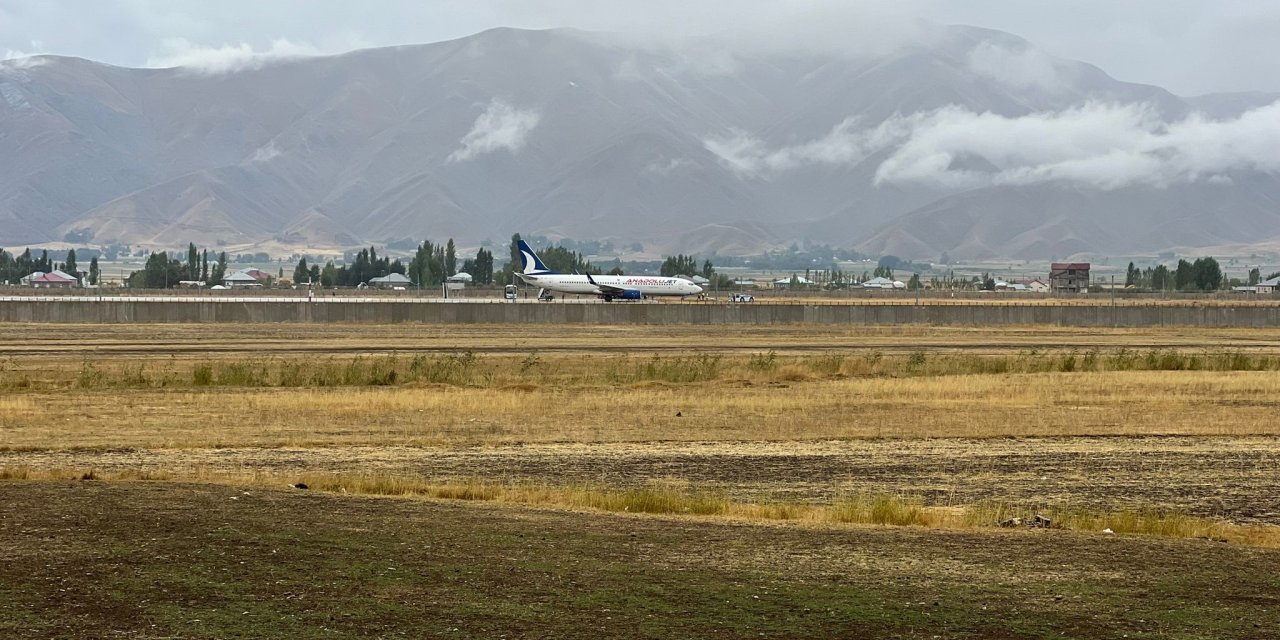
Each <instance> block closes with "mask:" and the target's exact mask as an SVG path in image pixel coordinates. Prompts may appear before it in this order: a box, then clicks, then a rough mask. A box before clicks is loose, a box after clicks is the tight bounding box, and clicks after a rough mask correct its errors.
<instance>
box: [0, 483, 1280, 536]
mask: <svg viewBox="0 0 1280 640" xmlns="http://www.w3.org/2000/svg"><path fill="white" fill-rule="evenodd" d="M49 479H73V480H74V479H79V480H111V481H171V480H174V479H179V478H175V477H174V476H173V475H172V474H169V473H165V472H156V471H127V472H114V473H101V472H96V471H93V470H71V469H44V470H34V469H31V468H30V467H0V480H49ZM180 479H181V480H186V481H192V480H195V481H201V482H212V483H218V484H225V485H232V486H237V487H242V488H243V487H266V488H278V487H284V486H286V485H290V486H291V485H292V484H293V483H295V482H301V483H302V484H303V485H305V486H306V487H307V488H308V489H310V490H319V491H328V492H340V493H346V494H358V495H372V496H393V497H401V498H426V499H436V500H474V501H485V502H500V503H507V504H519V505H531V506H547V507H555V508H569V509H590V510H596V511H607V512H628V513H645V514H674V515H682V516H696V517H715V518H727V519H736V520H748V521H790V522H795V523H800V524H806V525H814V526H832V525H836V526H838V525H884V526H914V527H925V528H931V529H977V528H989V527H995V526H998V525H999V523H1001V522H1002V521H1004V520H1006V519H1008V518H1010V517H1013V516H1016V515H1019V514H1023V515H1029V512H1028V510H1027V508H1026V507H1021V506H1018V505H1010V504H1003V503H996V504H992V503H981V504H975V505H967V506H962V507H928V506H924V505H923V504H922V503H921V501H920V500H918V499H914V498H912V497H910V496H901V495H891V494H858V495H847V496H842V497H840V498H838V499H836V500H835V501H834V502H833V503H831V504H828V505H816V504H809V503H790V502H770V503H742V502H734V501H733V500H730V499H729V498H727V497H725V496H723V495H720V494H714V493H703V492H698V491H694V490H691V488H690V486H689V484H688V483H687V482H678V481H655V482H651V483H650V484H649V485H648V486H645V487H638V488H629V489H618V488H609V487H597V486H591V485H586V484H572V485H553V484H545V483H521V482H506V483H504V482H495V481H491V480H484V479H479V480H470V481H453V482H432V481H429V480H425V479H422V478H418V477H404V476H395V475H386V474H379V475H368V474H332V473H312V474H304V475H303V476H301V479H300V480H299V479H298V478H297V477H296V476H290V477H289V478H288V479H286V478H285V477H284V476H282V475H279V474H273V473H263V472H255V473H250V474H245V473H234V472H226V471H211V470H203V471H200V472H195V473H187V474H184V475H183V476H182V477H181V478H180ZM1045 513H1047V514H1049V516H1050V520H1051V522H1052V523H1053V524H1052V526H1053V528H1058V529H1071V530H1077V531H1092V532H1103V531H1104V530H1108V529H1109V530H1110V531H1111V533H1114V534H1121V535H1123V534H1135V535H1147V536H1160V537H1169V538H1207V539H1213V540H1219V541H1221V542H1229V543H1234V544H1245V545H1250V546H1259V547H1271V548H1280V527H1275V526H1258V525H1238V524H1233V523H1229V522H1223V521H1218V520H1212V519H1208V518H1195V517H1191V516H1187V515H1183V514H1179V513H1176V512H1160V511H1156V510H1141V511H1133V510H1126V511H1117V512H1107V511H1096V510H1086V509H1081V508H1075V507H1070V506H1068V507H1065V508H1060V509H1056V510H1047V511H1045Z"/></svg>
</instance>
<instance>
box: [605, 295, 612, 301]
mask: <svg viewBox="0 0 1280 640" xmlns="http://www.w3.org/2000/svg"><path fill="white" fill-rule="evenodd" d="M604 301H605V302H613V296H611V295H607V294H606V295H605V297H604Z"/></svg>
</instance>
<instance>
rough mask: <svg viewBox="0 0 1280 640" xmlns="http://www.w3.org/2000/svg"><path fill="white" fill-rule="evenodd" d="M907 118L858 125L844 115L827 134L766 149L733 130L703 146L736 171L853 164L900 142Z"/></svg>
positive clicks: (763, 171)
mask: <svg viewBox="0 0 1280 640" xmlns="http://www.w3.org/2000/svg"><path fill="white" fill-rule="evenodd" d="M910 124H911V119H904V118H900V117H894V118H890V119H888V120H886V121H884V122H882V123H881V124H879V125H878V126H875V127H871V128H860V125H861V120H860V119H859V118H846V119H845V120H844V121H843V122H841V123H840V124H837V125H836V126H835V127H833V128H832V129H831V132H830V133H828V134H827V135H825V136H823V137H822V138H819V139H817V140H813V141H811V142H806V143H804V144H799V145H794V146H789V147H781V148H778V149H773V150H770V149H769V148H768V146H767V145H766V144H765V143H764V142H763V141H762V140H760V139H759V138H756V137H754V136H751V135H748V134H747V133H746V132H743V131H739V130H735V131H733V132H732V133H731V134H730V135H729V136H727V137H722V138H708V139H705V140H703V145H704V146H705V147H706V149H707V150H708V151H710V152H711V153H714V154H715V155H716V156H717V157H719V158H720V160H721V162H723V163H724V164H725V165H727V166H728V167H729V168H731V169H733V170H734V171H735V172H736V173H738V174H740V175H746V176H761V175H766V174H769V173H776V172H782V171H790V170H792V169H795V168H798V167H801V166H804V165H814V164H823V165H854V164H858V163H859V162H862V161H863V160H864V159H866V157H867V156H869V155H871V154H873V153H875V152H876V151H879V150H881V149H884V148H887V147H889V146H891V145H893V144H895V143H897V142H899V141H901V140H902V139H903V138H904V137H905V136H906V135H907V134H908V133H909V126H910Z"/></svg>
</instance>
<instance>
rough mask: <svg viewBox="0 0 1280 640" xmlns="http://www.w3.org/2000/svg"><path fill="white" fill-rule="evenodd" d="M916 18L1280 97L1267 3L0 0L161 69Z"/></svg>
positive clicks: (1275, 24) (6, 31) (1130, 75)
mask: <svg viewBox="0 0 1280 640" xmlns="http://www.w3.org/2000/svg"><path fill="white" fill-rule="evenodd" d="M885 5H892V7H893V8H892V9H889V8H886V6H885ZM915 17H919V18H923V19H926V20H929V21H933V22H938V23H943V24H969V25H975V26H982V27H989V28H993V29H1000V30H1004V31H1008V32H1011V33H1014V34H1017V35H1019V36H1022V37H1024V38H1027V39H1028V40H1030V41H1032V42H1033V43H1035V44H1037V45H1039V46H1040V47H1042V48H1043V49H1045V50H1047V51H1048V52H1049V53H1051V54H1054V55H1058V56H1062V57H1066V58H1072V59H1078V60H1084V61H1086V62H1091V63H1093V64H1096V65H1098V66H1100V67H1102V68H1103V69H1104V70H1106V71H1107V72H1108V73H1110V74H1111V75H1113V76H1115V77H1117V78H1119V79H1121V80H1127V81H1133V82H1145V83H1151V84H1156V85H1160V86H1162V87H1165V88H1167V89H1169V90H1171V91H1173V92H1174V93H1178V94H1181V95H1195V94H1200V93H1208V92H1218V91H1247V90H1265V91H1280V55H1278V54H1280V47H1278V46H1277V43H1278V42H1280V2H1276V1H1275V0H1218V1H1217V2H1207V1H1204V0H1072V1H1071V2H1063V1H1062V0H896V1H895V2H892V3H890V2H887V1H878V2H871V1H869V0H845V1H843V2H834V1H828V0H732V1H727V0H724V1H715V2H713V1H709V0H365V2H356V1H353V0H216V1H215V0H0V58H12V57H18V56H22V55H28V54H35V53H55V54H63V55H72V56H80V57H84V58H89V59H93V60H99V61H102V62H108V63H111V64H116V65H122V66H133V67H140V66H166V65H171V64H181V63H182V62H183V61H185V60H188V59H191V57H192V56H199V55H204V54H205V53H207V52H208V51H210V50H215V51H216V50H221V51H224V52H225V51H227V50H237V51H245V52H248V51H253V52H270V51H273V50H274V51H276V52H277V53H293V54H299V53H300V54H310V53H338V52H342V51H347V50H351V49H356V48H364V47H371V46H383V45H393V44H413V43H424V42H436V41H440V40H448V39H452V38H458V37H462V36H466V35H470V34H472V33H476V32H478V31H482V30H484V29H488V28H491V27H498V26H510V27H522V28H548V27H559V26H567V27H577V28H581V29H588V30H604V31H622V32H641V33H659V34H681V35H699V34H707V33H719V32H725V31H734V30H738V29H747V30H755V31H757V32H759V30H761V29H764V30H765V33H768V34H770V35H775V34H776V35H777V37H778V38H779V39H781V40H786V39H788V38H799V39H803V38H804V37H806V36H804V35H800V36H797V32H803V27H798V26H797V25H802V24H806V23H809V24H819V25H822V27H823V28H824V29H825V30H826V35H827V37H829V38H832V37H833V38H837V39H838V38H839V37H841V33H842V28H843V27H844V26H845V25H848V27H849V31H848V34H850V36H849V38H850V39H854V38H858V37H862V36H866V35H867V34H868V33H893V32H894V29H893V28H892V27H893V25H895V24H898V23H905V22H907V21H908V20H909V19H911V18H915ZM859 23H861V24H863V25H866V24H873V25H877V28H876V29H874V30H871V31H868V30H867V29H865V28H863V29H858V28H857V26H858V24H859ZM882 27H883V28H882ZM857 34H862V36H858V35H857Z"/></svg>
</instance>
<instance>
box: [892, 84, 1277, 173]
mask: <svg viewBox="0 0 1280 640" xmlns="http://www.w3.org/2000/svg"><path fill="white" fill-rule="evenodd" d="M1278 146H1280V102H1278V103H1275V104H1272V105H1270V106H1267V107H1263V108H1260V109H1255V110H1253V111H1250V112H1248V113H1245V114H1243V115H1241V116H1240V117H1239V118H1236V119H1234V120H1224V121H1214V120H1208V119H1206V118H1204V117H1203V116H1200V115H1193V116H1191V117H1188V118H1186V119H1184V120H1181V121H1177V122H1165V121H1163V120H1161V119H1160V118H1159V117H1157V115H1156V110H1155V109H1154V108H1151V107H1146V106H1140V105H1107V104H1097V103H1094V104H1086V105H1084V106H1081V107H1079V108H1076V109H1071V110H1068V111H1063V112H1058V113H1039V114H1031V115H1027V116H1022V117H1018V118H1008V117H1004V116H998V115H995V114H991V113H981V114H979V113H973V112H971V111H967V110H962V109H957V108H949V109H943V110H940V111H936V112H933V113H931V114H929V115H928V116H926V117H924V118H923V119H921V121H920V122H919V123H917V124H916V126H914V127H913V128H912V130H911V134H910V136H909V138H907V139H906V141H905V142H904V143H903V144H902V145H901V146H899V147H898V148H897V150H896V151H895V152H894V153H893V155H892V156H890V157H889V158H888V159H887V160H886V161H885V162H884V163H882V164H881V165H880V167H879V168H878V169H877V171H876V182H877V183H884V182H893V183H921V184H933V185H940V186H953V187H976V186H985V185H991V184H1034V183H1042V182H1066V183H1072V184H1078V185H1084V186H1090V187H1094V188H1098V189H1117V188H1120V187H1126V186H1130V185H1149V186H1155V187H1166V186H1169V185H1172V184H1176V183H1188V182H1198V181H1210V180H1212V181H1215V182H1220V181H1223V180H1226V179H1229V174H1230V173H1232V172H1236V171H1243V172H1260V173H1277V172H1280V155H1277V154H1276V153H1275V149H1276V148H1277V147H1278ZM969 158H981V159H983V160H985V161H986V162H988V163H990V167H992V168H991V169H989V170H975V169H968V168H961V167H959V166H957V164H961V163H963V162H964V161H965V160H966V159H969Z"/></svg>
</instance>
